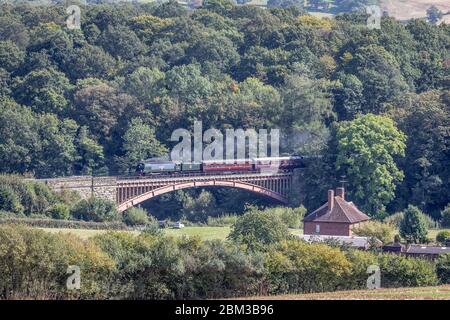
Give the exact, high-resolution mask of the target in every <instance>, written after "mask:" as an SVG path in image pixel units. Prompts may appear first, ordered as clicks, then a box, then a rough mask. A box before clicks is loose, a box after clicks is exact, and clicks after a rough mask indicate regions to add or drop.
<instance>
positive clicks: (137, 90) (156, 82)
mask: <svg viewBox="0 0 450 320" xmlns="http://www.w3.org/2000/svg"><path fill="white" fill-rule="evenodd" d="M164 78H165V74H164V72H162V71H159V70H157V69H150V68H145V67H139V68H137V69H136V70H135V71H133V73H131V74H129V75H128V76H127V77H126V80H125V82H124V84H123V87H124V90H126V91H127V92H128V93H129V94H132V95H134V96H136V97H137V98H138V99H139V100H140V101H142V102H143V103H146V104H151V103H153V102H154V99H156V98H160V97H162V96H163V95H165V94H166V91H165V90H164Z"/></svg>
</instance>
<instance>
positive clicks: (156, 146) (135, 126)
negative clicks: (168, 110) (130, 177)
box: [122, 118, 167, 170]
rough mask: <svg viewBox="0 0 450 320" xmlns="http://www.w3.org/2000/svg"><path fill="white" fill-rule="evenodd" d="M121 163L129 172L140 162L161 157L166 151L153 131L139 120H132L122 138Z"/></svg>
mask: <svg viewBox="0 0 450 320" xmlns="http://www.w3.org/2000/svg"><path fill="white" fill-rule="evenodd" d="M122 149H123V151H124V153H125V155H124V157H123V158H122V161H124V163H125V165H126V166H127V168H128V169H129V170H131V169H132V168H135V167H136V164H137V163H139V162H140V161H143V160H146V159H149V158H153V157H157V156H161V155H163V154H165V153H166V152H167V149H166V148H165V147H164V146H163V145H162V144H161V143H160V142H159V141H158V140H157V139H156V138H155V130H154V128H152V127H150V126H149V125H147V124H145V123H144V122H143V121H142V120H141V119H139V118H134V119H132V120H131V123H130V125H129V127H128V129H127V131H126V132H125V135H124V136H123V146H122Z"/></svg>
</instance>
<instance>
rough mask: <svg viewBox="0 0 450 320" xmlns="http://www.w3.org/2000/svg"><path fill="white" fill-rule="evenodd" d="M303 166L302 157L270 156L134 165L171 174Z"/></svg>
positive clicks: (140, 170) (141, 172)
mask: <svg viewBox="0 0 450 320" xmlns="http://www.w3.org/2000/svg"><path fill="white" fill-rule="evenodd" d="M302 167H304V157H302V156H288V157H270V158H252V159H232V160H222V161H215V160H204V161H202V162H189V163H184V162H178V161H168V160H165V161H163V160H154V159H153V160H152V159H149V160H147V161H144V162H141V163H139V164H138V165H137V166H136V174H137V175H139V176H146V175H162V174H167V175H172V174H178V173H217V174H221V173H223V174H225V173H226V174H230V173H241V172H265V171H269V170H270V171H272V172H273V171H274V170H275V171H277V172H278V171H285V170H292V169H295V168H302Z"/></svg>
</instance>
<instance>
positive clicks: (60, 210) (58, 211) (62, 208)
mask: <svg viewBox="0 0 450 320" xmlns="http://www.w3.org/2000/svg"><path fill="white" fill-rule="evenodd" d="M49 213H50V216H51V217H52V218H53V219H59V220H67V219H69V217H70V210H69V208H68V207H67V205H65V204H64V203H58V204H55V205H54V206H53V207H52V208H51V209H50V211H49Z"/></svg>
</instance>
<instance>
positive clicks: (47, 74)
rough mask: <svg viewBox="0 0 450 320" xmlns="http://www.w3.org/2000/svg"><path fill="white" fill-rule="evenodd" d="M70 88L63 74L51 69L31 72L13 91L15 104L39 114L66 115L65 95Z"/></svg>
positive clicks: (66, 103) (66, 102)
mask: <svg viewBox="0 0 450 320" xmlns="http://www.w3.org/2000/svg"><path fill="white" fill-rule="evenodd" d="M71 88H72V86H71V85H70V82H69V79H67V78H66V76H65V74H64V73H62V72H59V71H57V70H55V69H53V68H48V69H40V70H33V71H31V72H30V73H29V74H27V75H26V76H25V77H24V78H23V80H22V81H21V82H20V83H19V84H18V86H17V88H16V89H15V90H14V96H15V97H16V99H17V102H19V103H22V104H25V105H27V106H30V107H31V108H32V110H33V111H35V112H39V113H44V112H48V113H55V114H59V115H66V113H67V111H68V110H67V109H68V101H67V95H68V91H69V90H70V89H71Z"/></svg>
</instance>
